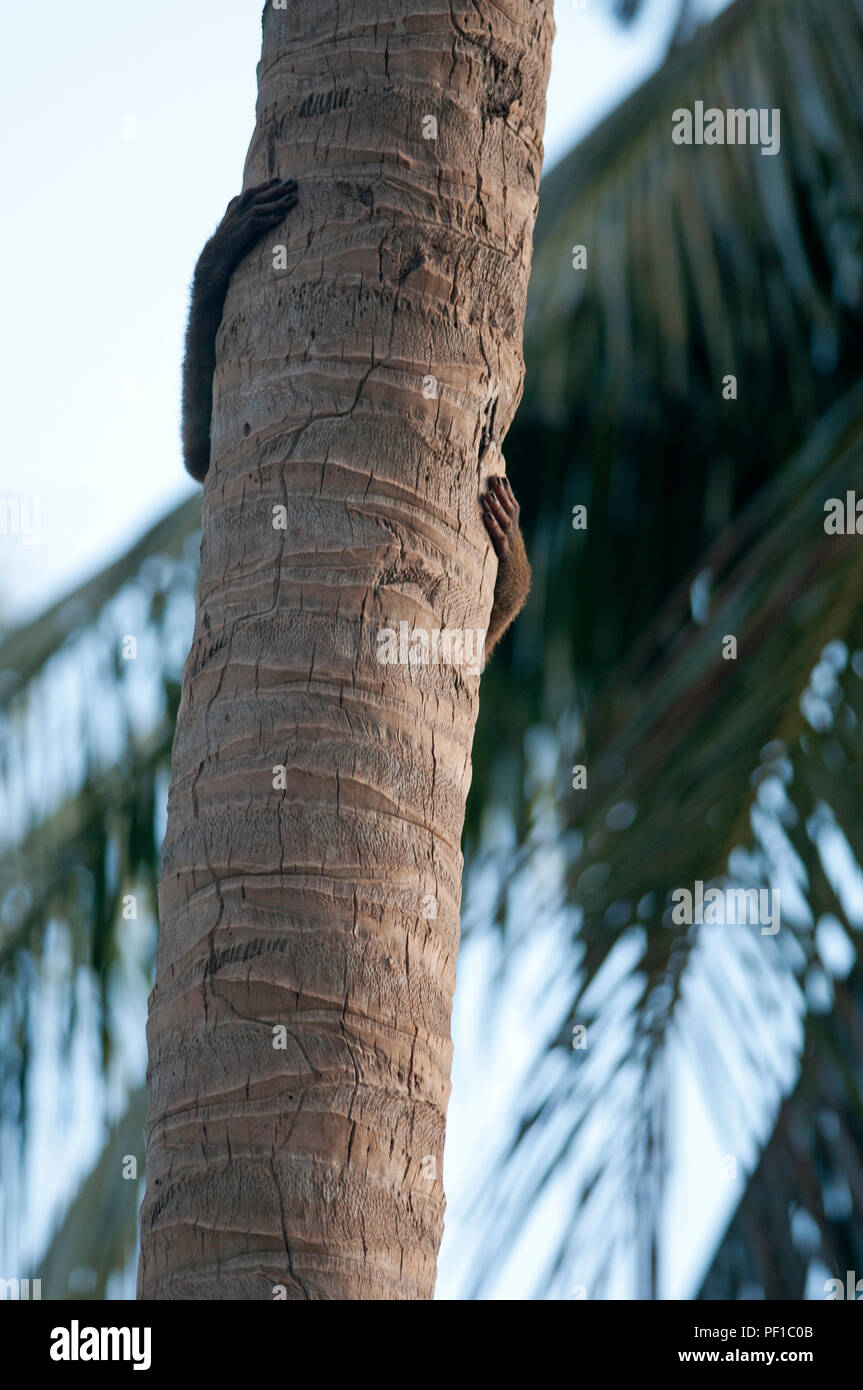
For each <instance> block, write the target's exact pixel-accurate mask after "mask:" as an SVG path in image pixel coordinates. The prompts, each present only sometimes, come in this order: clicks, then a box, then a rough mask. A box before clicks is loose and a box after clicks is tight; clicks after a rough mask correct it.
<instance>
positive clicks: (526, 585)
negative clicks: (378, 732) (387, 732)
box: [183, 179, 530, 661]
mask: <svg viewBox="0 0 863 1390" xmlns="http://www.w3.org/2000/svg"><path fill="white" fill-rule="evenodd" d="M296 202H297V186H296V184H295V183H294V182H293V181H287V182H284V183H283V182H282V181H281V180H280V179H271V180H270V182H269V183H265V184H260V185H258V186H257V187H256V188H248V189H246V191H245V193H242V194H241V195H240V196H239V197H238V198H233V199H232V200H231V202H230V203H229V204H228V206H227V209H226V211H225V215H224V217H223V218H222V220H221V222H220V223H219V226H218V227H217V229H216V231H215V232H214V233H213V235H212V236H211V237H210V240H209V241H208V242H207V244H206V246H205V247H204V249H203V251H202V252H201V255H200V257H199V259H198V264H197V266H196V267H195V276H194V279H193V281H192V297H191V304H190V306H189V323H188V327H187V329H186V351H185V356H184V358H183V459H184V462H185V465H186V468H187V470H188V472H189V473H191V475H192V477H193V478H195V479H196V480H197V481H198V482H199V483H200V482H203V481H204V478H205V477H206V475H207V470H208V468H209V466H210V419H211V416H212V412H213V373H214V372H215V370H216V335H217V333H218V331H219V324H220V323H221V321H222V310H223V309H224V306H225V296H226V294H227V292H228V285H229V283H230V280H231V276H232V275H233V273H234V271H235V270H236V268H237V266H238V265H239V263H240V261H241V260H242V259H243V257H244V256H245V255H246V254H247V252H249V251H250V250H251V249H252V247H253V246H254V245H255V243H256V242H257V241H259V240H260V238H261V237H262V236H264V235H265V233H266V232H267V231H270V230H271V229H272V228H274V227H276V226H278V224H279V222H281V221H282V220H283V218H284V217H286V216H287V214H288V213H289V212H290V211H291V210H292V208H294V207H295V206H296ZM482 506H483V520H484V521H485V525H486V529H487V530H488V533H489V535H490V536H491V541H492V545H493V546H494V548H495V551H496V553H497V564H498V568H497V581H496V584H495V590H494V604H493V606H492V611H491V617H490V619H489V626H488V632H487V634H486V639H485V659H486V661H488V659H489V657H490V656H491V654H492V651H493V650H494V648H495V646H496V645H497V643H498V642H499V640H500V638H501V637H502V636H503V634H504V633H505V632H506V630H507V628H508V627H509V626H510V624H511V623H512V622H513V621H514V619H515V618H516V616H517V614H518V613H520V611H521V609H522V608H523V607H524V603H525V600H526V598H527V595H528V591H529V589H530V565H529V564H528V560H527V553H526V551H525V548H524V541H523V540H522V537H521V531H520V530H519V527H518V512H519V507H518V502H517V501H516V500H515V495H514V493H513V491H512V488H511V487H510V485H509V482H508V480H507V479H506V478H504V477H494V478H490V479H489V485H488V491H487V492H486V494H485V496H484V497H483V499H482Z"/></svg>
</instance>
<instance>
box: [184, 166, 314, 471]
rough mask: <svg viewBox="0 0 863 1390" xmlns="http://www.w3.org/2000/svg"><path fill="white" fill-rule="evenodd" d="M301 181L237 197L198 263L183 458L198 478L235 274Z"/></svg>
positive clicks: (276, 182)
mask: <svg viewBox="0 0 863 1390" xmlns="http://www.w3.org/2000/svg"><path fill="white" fill-rule="evenodd" d="M296 202H297V185H296V183H295V182H294V181H293V180H292V179H291V180H287V181H286V182H282V180H281V179H270V181H269V183H264V184H259V185H258V186H257V187H255V188H247V189H246V191H245V193H242V194H240V196H239V197H237V198H232V199H231V201H230V203H229V204H228V206H227V209H226V211H225V215H224V217H223V218H222V220H221V222H220V223H219V226H218V227H217V228H216V231H215V232H214V233H213V235H212V236H211V237H210V240H209V241H208V242H207V244H206V246H205V247H204V249H203V251H202V252H201V255H200V257H199V258H198V264H197V266H196V267H195V275H194V279H193V280H192V295H191V303H190V305H189V322H188V326H187V328H186V351H185V356H184V358H183V460H184V462H185V465H186V469H187V471H188V472H189V473H191V475H192V477H193V478H195V479H196V480H197V481H198V482H199V483H200V482H203V481H204V478H205V476H206V473H207V469H208V468H209V466H210V418H211V416H212V412H213V373H214V371H215V369H216V335H217V333H218V331H219V324H220V323H221V321H222V310H223V309H224V307H225V296H226V294H227V293H228V285H229V284H230V281H231V276H232V275H233V273H234V271H235V270H236V268H237V266H238V265H239V263H240V261H241V260H242V259H243V257H244V256H245V255H246V253H247V252H248V251H250V250H251V249H252V247H253V246H254V245H255V243H256V242H257V241H259V240H260V238H261V237H262V236H263V235H264V234H265V233H266V232H268V231H271V230H272V228H273V227H277V226H278V224H279V223H280V222H281V221H282V220H283V218H284V217H285V216H286V215H287V214H288V213H289V212H290V211H291V210H292V208H294V207H295V206H296Z"/></svg>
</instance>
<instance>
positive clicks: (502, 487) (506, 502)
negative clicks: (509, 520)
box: [489, 478, 518, 517]
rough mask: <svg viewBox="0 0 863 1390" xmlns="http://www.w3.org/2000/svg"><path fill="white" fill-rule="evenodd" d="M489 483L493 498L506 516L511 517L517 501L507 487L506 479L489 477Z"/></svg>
mask: <svg viewBox="0 0 863 1390" xmlns="http://www.w3.org/2000/svg"><path fill="white" fill-rule="evenodd" d="M489 485H490V487H491V488H493V489H494V491H493V493H492V495H493V497H494V498H495V500H496V501H497V502H499V503H500V505H501V507H503V510H504V511H505V512H506V514H507V516H510V517H511V516H512V515H513V513H514V511H515V509H516V507H517V506H518V503H517V502H516V500H515V497H514V496H513V494H512V489H511V488H510V489H509V490H508V489H507V487H506V479H505V478H491V479H490V480H489Z"/></svg>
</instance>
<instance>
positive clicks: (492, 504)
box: [486, 492, 509, 531]
mask: <svg viewBox="0 0 863 1390" xmlns="http://www.w3.org/2000/svg"><path fill="white" fill-rule="evenodd" d="M486 506H487V507H488V509H489V511H490V512H491V514H492V516H493V517H494V519H495V521H497V522H499V523H500V525H501V527H502V528H503V530H504V531H507V530H508V529H509V515H508V513H507V512H506V511H505V510H504V508H503V507H502V506H501V504H500V502H499V501H498V499H497V495H496V494H495V493H493V492H489V493H487V494H486Z"/></svg>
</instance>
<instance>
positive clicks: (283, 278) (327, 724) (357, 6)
mask: <svg viewBox="0 0 863 1390" xmlns="http://www.w3.org/2000/svg"><path fill="white" fill-rule="evenodd" d="M552 33H553V25H552V19H551V0H471V2H470V3H469V2H468V0H448V2H447V3H442V0H416V3H414V4H413V5H411V6H410V7H409V9H408V12H407V13H406V12H405V8H404V6H403V5H402V4H401V3H399V2H398V0H355V3H352V4H351V5H340V4H337V3H335V0H305V3H303V4H295V3H290V4H289V6H288V8H286V9H284V10H282V9H278V10H277V9H274V8H272V6H268V7H267V9H266V10H265V12H264V38H263V54H262V58H261V63H260V65H259V69H258V78H259V99H258V114H257V125H256V129H255V133H254V136H253V138H252V142H251V146H250V149H249V154H248V158H247V161H246V169H245V183H246V184H252V183H260V182H262V181H263V180H264V179H266V178H269V177H271V176H273V175H276V174H278V175H280V176H282V177H289V176H291V177H295V178H296V179H297V180H298V182H299V188H300V202H299V207H298V209H297V211H296V212H295V213H294V214H293V215H292V217H291V218H290V219H289V220H288V222H286V223H285V225H284V226H283V228H280V229H279V231H278V232H277V234H276V235H275V236H274V237H271V238H268V239H267V240H266V241H265V242H263V243H262V244H261V245H260V246H259V247H258V248H257V249H256V250H255V251H254V252H253V253H252V254H250V255H249V256H248V257H247V259H246V260H245V261H244V262H243V264H242V265H241V267H240V269H239V271H238V272H237V274H236V275H235V277H234V279H233V282H232V285H231V288H230V291H229V294H228V299H227V303H226V306H225V313H224V318H223V321H222V327H221V330H220V336H219V346H218V362H217V369H216V378H215V393H214V411H213V426H212V428H213V459H212V463H211V466H210V470H209V473H208V476H207V480H206V485H205V489H204V502H203V545H202V550H201V578H200V584H199V588H198V595H197V613H196V624H195V635H194V640H193V645H192V650H191V653H190V655H189V658H188V661H187V664H186V670H185V675H184V680H183V693H182V701H181V706H180V713H179V721H178V726H177V733H176V739H175V744H174V758H173V775H172V784H171V790H170V796H169V802H168V825H167V833H166V836H165V843H164V858H163V869H162V883H161V889H160V918H161V932H160V940H159V949H158V958H157V967H156V983H155V986H154V989H153V993H152V996H151V1001H150V1019H149V1027H148V1037H149V1048H150V1069H149V1091H150V1109H149V1123H148V1149H147V1195H146V1199H145V1202H144V1206H143V1209H142V1216H141V1226H142V1251H141V1263H140V1271H139V1296H140V1297H141V1298H146V1299H171V1298H174V1299H272V1298H274V1297H286V1298H290V1299H319V1298H326V1299H333V1298H341V1299H394V1298H404V1299H426V1298H430V1297H431V1296H432V1293H433V1289H434V1279H435V1262H436V1256H437V1250H438V1245H439V1243H440V1238H441V1232H442V1226H443V1213H444V1196H443V1188H442V1183H441V1165H442V1156H443V1143H444V1121H445V1113H446V1105H447V1098H448V1093H449V1084H450V1083H449V1073H450V1056H451V1043H450V1011H451V1003H452V994H453V988H454V984H455V960H456V950H457V947H458V937H459V903H460V891H461V888H460V885H461V871H462V858H461V851H460V838H461V831H462V825H463V818H464V807H465V798H466V795H467V791H468V786H469V783H470V776H471V762H470V755H471V743H472V739H473V731H474V723H475V720H476V715H477V703H478V693H479V675H478V674H477V673H476V671H475V670H473V671H471V670H468V669H466V667H465V666H457V665H448V666H447V665H443V664H441V665H434V664H429V665H423V666H418V665H415V664H414V665H404V664H381V662H380V661H379V659H378V654H379V641H378V634H379V632H380V631H381V630H382V629H387V628H389V629H393V630H395V631H396V632H398V631H399V624H400V623H401V622H405V623H407V624H408V628H409V629H414V628H426V629H435V628H443V629H447V628H449V629H453V628H454V629H477V628H480V629H481V628H484V627H485V626H486V625H487V622H488V617H489V612H490V609H491V602H492V594H493V589H494V579H495V560H494V555H493V552H492V549H491V545H490V543H489V540H488V537H487V535H486V533H485V531H484V529H483V525H482V520H481V513H480V507H479V497H480V486H481V483H482V481H483V479H484V478H485V477H486V476H487V475H488V473H489V472H490V471H494V468H495V467H499V465H500V458H499V454H498V450H497V447H496V446H497V445H498V444H499V443H500V441H501V440H502V438H503V435H504V433H505V432H506V429H507V428H508V426H509V423H510V421H511V419H512V416H513V413H514V411H515V407H516V405H517V402H518V399H519V396H520V394H521V386H522V376H523V363H522V355H521V334H522V321H523V315H524V303H525V293H526V287H527V278H528V270H529V263H530V252H531V239H532V232H533V222H534V217H535V213H536V206H537V189H538V183H539V174H540V165H541V159H542V145H541V132H542V126H543V119H544V104H545V85H546V80H547V73H548V64H549V56H550V47H551V38H552ZM429 118H434V121H432V120H430V119H429ZM434 122H436V130H435V124H434ZM274 242H275V243H276V244H278V243H281V244H283V245H284V246H286V248H287V257H286V262H287V269H284V270H279V269H276V268H274V256H273V245H272V243H274ZM429 378H434V380H433V381H430V380H429ZM280 507H284V508H285V509H286V510H285V512H284V514H281V513H280V512H279V510H278V509H279V508H280ZM282 519H284V522H285V524H284V527H281V528H280V525H279V522H280V520H282ZM279 767H283V768H284V769H285V772H284V775H282V774H280V773H279V772H274V769H277V768H279ZM280 1030H281V1031H280Z"/></svg>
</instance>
